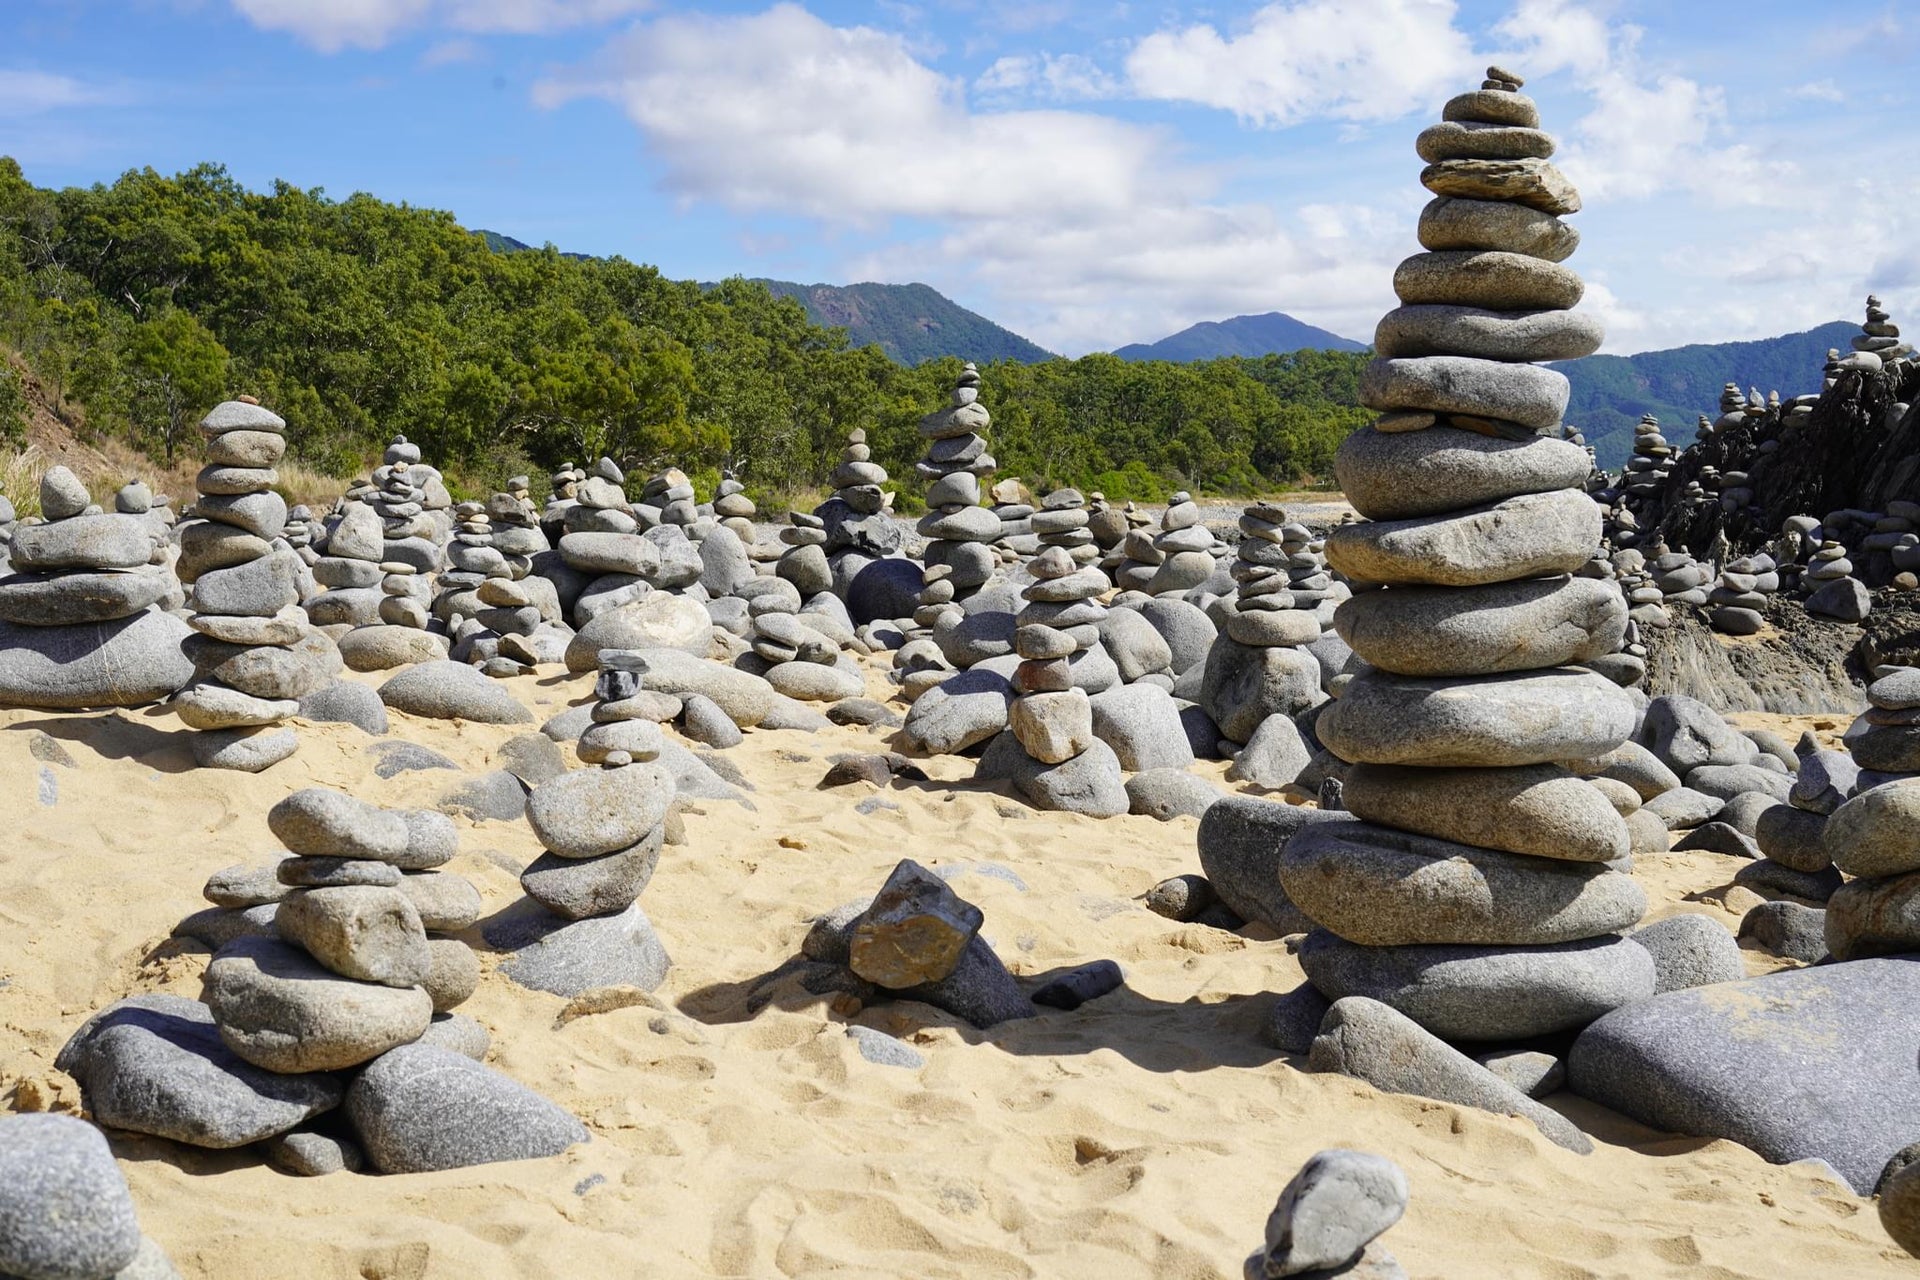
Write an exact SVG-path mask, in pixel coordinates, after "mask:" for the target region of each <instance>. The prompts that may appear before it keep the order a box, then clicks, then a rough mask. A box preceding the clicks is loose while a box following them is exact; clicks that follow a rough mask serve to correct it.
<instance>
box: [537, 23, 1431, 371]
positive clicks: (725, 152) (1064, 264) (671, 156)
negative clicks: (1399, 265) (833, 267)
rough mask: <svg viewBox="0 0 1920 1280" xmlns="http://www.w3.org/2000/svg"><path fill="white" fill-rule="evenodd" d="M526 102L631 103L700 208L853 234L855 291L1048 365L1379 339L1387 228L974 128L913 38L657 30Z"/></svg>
mask: <svg viewBox="0 0 1920 1280" xmlns="http://www.w3.org/2000/svg"><path fill="white" fill-rule="evenodd" d="M1043 67H1044V63H1035V64H1030V65H1027V66H1024V67H1022V68H1019V69H1017V70H1016V69H1013V68H1009V67H1003V68H1002V71H1001V72H1000V73H999V74H998V75H997V77H996V79H995V81H994V84H995V85H996V86H997V87H999V88H1001V89H1010V88H1013V87H1020V88H1024V89H1028V90H1029V91H1030V90H1031V87H1032V85H1033V84H1034V83H1035V81H1034V80H1033V79H1031V78H1028V77H1030V76H1032V75H1038V74H1039V72H1040V70H1041V69H1042V68H1043ZM535 94H536V100H537V101H539V102H542V103H544V104H546V105H549V106H552V105H558V104H560V103H564V102H567V101H570V100H573V99H576V98H580V97H597V98H603V99H606V100H609V101H611V102H613V103H616V104H618V105H619V107H620V108H621V109H622V110H623V111H625V113H626V114H627V116H628V118H629V119H630V120H632V122H633V123H634V124H635V125H636V126H637V127H638V128H639V130H640V131H641V133H642V134H643V135H644V136H645V138H646V141H647V144H648V152H649V155H650V157H651V158H652V159H654V160H655V161H656V162H658V163H659V164H660V166H661V168H662V175H663V181H664V183H665V185H666V187H667V188H668V189H669V190H670V191H672V192H674V193H676V194H678V195H679V196H681V197H683V198H684V199H686V200H688V201H689V202H696V201H714V202H718V203H720V204H723V205H726V206H727V207H729V208H731V209H734V210H737V211H743V212H754V213H774V214H780V215H795V214H798V215H803V216H805V217H807V218H809V219H812V220H814V221H815V222H817V223H819V224H820V225H821V226H823V227H824V228H826V229H828V230H829V231H832V230H834V229H836V228H838V229H845V228H858V229H860V230H861V231H862V232H863V233H865V235H864V241H863V243H871V244H873V245H874V247H872V248H865V249H862V250H861V251H860V252H859V255H858V256H857V257H856V258H855V259H854V260H852V261H849V262H847V263H846V264H845V270H846V274H847V275H848V277H849V278H855V279H860V278H879V279H888V280H927V281H929V282H930V283H933V284H935V285H937V286H939V287H942V288H946V289H949V290H950V291H954V292H957V293H960V294H962V295H963V296H967V297H969V298H972V299H974V300H975V305H977V306H981V307H983V308H987V309H990V310H991V312H992V314H993V315H994V316H995V318H996V319H999V320H1001V321H1002V322H1003V323H1009V324H1013V325H1015V326H1016V327H1018V328H1021V329H1022V331H1023V332H1026V333H1028V334H1029V335H1030V336H1032V337H1033V338H1034V339H1035V340H1037V341H1039V342H1042V343H1044V344H1046V345H1048V346H1050V347H1052V348H1054V349H1055V350H1063V351H1067V352H1075V351H1081V350H1086V349H1088V348H1089V347H1094V346H1106V345H1117V344H1119V343H1122V342H1125V341H1129V340H1133V339H1137V338H1155V337H1160V336H1164V334H1165V333H1167V332H1171V331H1172V330H1173V329H1177V328H1179V327H1181V326H1182V325H1184V324H1187V323H1191V322H1192V321H1194V320H1201V319H1218V318H1220V317H1221V316H1223V315H1230V314H1233V313H1234V312H1235V311H1236V310H1238V311H1244V310H1248V309H1257V310H1260V311H1267V310H1272V309H1274V308H1275V307H1285V308H1286V309H1287V310H1289V311H1294V312H1305V313H1306V314H1305V315H1304V316H1303V318H1308V319H1312V320H1314V322H1316V323H1327V324H1329V325H1331V326H1335V327H1341V326H1344V327H1345V328H1347V329H1349V330H1353V329H1354V328H1355V326H1361V327H1363V328H1364V327H1370V326H1371V323H1372V315H1377V314H1378V311H1379V310H1380V306H1379V302H1380V297H1379V295H1384V294H1385V292H1386V285H1387V281H1388V278H1389V274H1390V270H1391V255H1389V254H1388V253H1387V252H1386V251H1385V250H1384V249H1383V248H1382V247H1380V246H1379V245H1378V244H1377V243H1376V239H1377V232H1378V227H1377V225H1376V224H1374V223H1369V222H1366V221H1365V220H1362V219H1358V218H1355V217H1338V216H1333V215H1327V216H1322V217H1319V218H1318V219H1294V220H1291V221H1288V220H1283V219H1282V218H1281V216H1280V215H1279V214H1277V213H1276V212H1275V211H1274V210H1273V209H1272V208H1270V207H1267V206H1265V205H1254V204H1228V203H1223V202H1221V201H1220V200H1218V198H1217V190H1218V188H1217V183H1216V175H1215V174H1213V173H1211V172H1209V171H1207V170H1205V169H1202V168H1199V167H1196V166H1193V165H1190V164H1188V163H1186V162H1185V161H1184V160H1183V158H1182V156H1181V154H1180V153H1179V151H1178V150H1177V148H1176V146H1175V141H1174V138H1173V137H1172V135H1171V134H1170V133H1169V132H1167V131H1165V130H1162V129H1159V128H1153V127H1148V126H1144V125H1139V124H1133V123H1129V122H1126V121H1121V120H1116V119H1111V118H1109V117H1106V116H1102V115H1098V114H1094V113H1091V112H1071V111H1060V110H1005V111H988V110H980V109H978V108H977V106H976V105H975V104H973V103H972V102H970V101H969V99H968V96H967V90H966V86H964V85H963V84H962V83H961V82H959V81H957V80H955V79H953V78H950V77H947V76H944V75H942V74H940V73H938V72H937V71H935V70H934V69H932V68H931V67H929V66H927V65H925V64H924V63H922V62H921V61H919V60H918V59H917V58H916V57H915V56H914V54H913V52H912V50H911V49H910V48H909V46H908V45H907V44H906V43H905V41H904V40H903V39H902V38H901V37H899V36H896V35H893V34H889V33H886V32H882V31H878V30H874V29H872V28H867V27H835V26H832V25H830V24H829V23H826V22H824V21H822V20H821V19H819V18H818V17H815V16H814V15H813V14H811V13H808V12H807V11H806V10H804V9H802V8H800V7H798V6H796V5H791V4H783V5H779V6H776V7H774V8H772V9H769V10H767V11H765V12H763V13H759V14H753V15H743V16H731V17H713V16H694V15H684V14H676V15H669V16H663V17H660V18H658V19H656V20H653V21H650V22H647V23H645V24H643V25H642V26H640V27H638V28H636V29H635V30H633V31H632V32H630V33H628V34H627V35H625V36H623V37H621V38H619V39H616V40H615V41H614V42H613V43H612V44H611V45H610V46H609V47H608V48H607V49H606V50H604V51H603V53H602V54H601V55H600V56H599V57H598V58H597V59H596V60H594V61H593V62H591V63H589V64H588V65H585V66H582V67H577V68H571V69H568V70H567V71H565V72H564V73H559V74H556V75H554V76H552V77H550V78H549V79H547V80H546V81H544V82H542V83H541V84H540V85H538V86H537V87H536V90H535ZM929 227H930V228H931V230H930V231H929V230H927V228H929ZM882 232H884V233H885V234H876V233H882ZM1401 234H1402V236H1403V237H1404V235H1405V228H1404V225H1402V227H1401ZM1362 241H1364V242H1365V243H1364V247H1360V242H1362ZM1369 313H1371V314H1369Z"/></svg>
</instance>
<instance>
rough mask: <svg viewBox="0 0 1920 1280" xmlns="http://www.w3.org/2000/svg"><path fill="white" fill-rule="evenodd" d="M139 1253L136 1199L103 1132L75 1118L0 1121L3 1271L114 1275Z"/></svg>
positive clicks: (32, 1278) (56, 1276)
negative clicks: (129, 1190) (102, 1134)
mask: <svg viewBox="0 0 1920 1280" xmlns="http://www.w3.org/2000/svg"><path fill="white" fill-rule="evenodd" d="M139 1250H140V1222H139V1220H138V1218H137V1217H135V1215H134V1210H133V1196H132V1195H131V1194H129V1193H128V1191H127V1181H126V1179H125V1178H124V1177H122V1176H121V1174H120V1166H119V1165H117V1164H115V1163H114V1159H113V1152H112V1150H111V1149H109V1148H108V1146H107V1140H106V1139H105V1138H104V1137H102V1136H101V1134H100V1131H99V1130H98V1129H96V1128H94V1127H93V1126H92V1125H90V1124H88V1123H87V1122H86V1121H84V1120H79V1119H76V1118H74V1117H72V1116H62V1115H51V1114H38V1115H12V1116H7V1117H4V1118H0V1272H5V1273H7V1274H9V1275H17V1276H22V1277H26V1278H27V1280H68V1278H69V1277H74V1278H76V1280H77V1278H79V1277H90V1276H102V1277H111V1276H112V1275H114V1273H116V1272H118V1271H119V1270H120V1269H121V1268H122V1267H125V1266H127V1265H128V1264H129V1263H131V1262H132V1261H133V1259H134V1255H135V1254H136V1253H138V1252H139Z"/></svg>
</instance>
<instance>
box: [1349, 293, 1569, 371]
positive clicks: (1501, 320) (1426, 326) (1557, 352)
mask: <svg viewBox="0 0 1920 1280" xmlns="http://www.w3.org/2000/svg"><path fill="white" fill-rule="evenodd" d="M1605 337H1606V329H1605V327H1604V326H1603V325H1602V324H1601V323H1600V320H1599V318H1598V317H1597V316H1592V315H1587V314H1584V313H1582V312H1576V311H1558V310H1543V311H1491V310H1488V309H1487V308H1484V307H1463V306H1455V305H1451V304H1444V303H1431V304H1428V303H1423V304H1420V305H1417V306H1409V307H1397V308H1395V309H1394V310H1392V311H1389V312H1387V314H1386V315H1384V316H1382V317H1381V318H1380V323H1379V325H1377V326H1376V327H1375V328H1374V331H1373V349H1374V353H1375V354H1376V355H1379V356H1381V357H1384V358H1388V359H1400V358H1405V357H1408V356H1474V357H1476V358H1478V359H1482V360H1506V361H1514V360H1577V359H1579V358H1580V357H1581V356H1590V355H1592V354H1593V353H1594V352H1596V351H1598V350H1599V349H1600V343H1601V340H1602V339H1604V338H1605Z"/></svg>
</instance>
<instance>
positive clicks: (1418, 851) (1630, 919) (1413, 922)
mask: <svg viewBox="0 0 1920 1280" xmlns="http://www.w3.org/2000/svg"><path fill="white" fill-rule="evenodd" d="M1218 807H1219V806H1217V805H1216V806H1215V808H1218ZM1280 886H1281V888H1283V889H1284V890H1286V893H1287V896H1288V897H1289V898H1290V899H1292V900H1293V902H1294V904H1295V905H1296V906H1298V907H1299V908H1300V909H1301V910H1302V911H1304V912H1306V914H1307V915H1308V916H1309V917H1310V918H1312V919H1313V920H1314V921H1315V922H1316V923H1317V924H1319V925H1320V926H1322V927H1323V928H1326V929H1329V930H1331V931H1332V932H1334V933H1336V934H1339V935H1340V936H1341V937H1342V938H1345V939H1346V940H1347V941H1349V942H1357V943H1359V944H1360V945H1362V946H1367V947H1391V946H1408V945H1412V944H1416V943H1434V944H1438V943H1467V944H1472V945H1478V946H1514V945H1521V946H1527V945H1537V944H1544V943H1554V942H1577V941H1579V940H1580V939H1582V938H1594V937H1599V936H1600V935H1601V934H1605V933H1612V932H1615V931H1618V930H1621V929H1625V928H1629V927H1631V926H1632V925H1633V924H1635V923H1636V922H1637V921H1638V920H1639V919H1640V917H1641V916H1643V915H1645V914H1646V910H1647V895H1646V891H1645V890H1643V889H1642V888H1641V887H1640V886H1639V885H1638V884H1636V883H1635V882H1634V880H1633V877H1631V876H1629V875H1624V874H1622V873H1621V872H1618V871H1614V870H1611V869H1609V868H1608V867H1607V866H1605V865H1604V864H1599V863H1588V862H1557V861H1553V860H1551V859H1547V858H1529V857H1525V856H1522V855H1520V854H1512V853H1502V852H1499V851H1498V850H1493V849H1476V848H1474V847H1472V846H1470V845H1463V844H1455V843H1453V842H1452V841H1448V840H1437V839H1434V838H1433V837H1431V836H1422V835H1416V834H1414V833H1412V832H1408V831H1396V830H1394V829H1393V828H1391V827H1381V826H1375V825H1373V824H1372V823H1366V822H1344V823H1333V822H1329V823H1321V824H1317V825H1313V826H1309V827H1307V828H1306V829H1304V830H1302V831H1300V832H1298V833H1297V834H1295V835H1294V836H1293V837H1292V838H1291V839H1289V840H1288V841H1287V843H1286V846H1285V848H1284V850H1283V851H1282V853H1281V855H1280Z"/></svg>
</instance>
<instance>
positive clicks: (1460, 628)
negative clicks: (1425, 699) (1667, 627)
mask: <svg viewBox="0 0 1920 1280" xmlns="http://www.w3.org/2000/svg"><path fill="white" fill-rule="evenodd" d="M1333 627H1334V630H1336V631H1338V632H1339V633H1340V638H1341V639H1342V640H1345V641H1346V642H1347V645H1348V646H1349V647H1350V648H1351V649H1352V650H1353V651H1354V652H1355V653H1357V654H1359V655H1360V656H1361V657H1362V658H1364V659H1365V660H1366V661H1367V662H1368V663H1370V664H1372V665H1373V666H1375V667H1378V668H1379V669H1380V670H1382V671H1389V672H1392V673H1393V674H1395V675H1402V676H1473V675H1488V674H1491V673H1494V672H1501V671H1531V670H1537V669H1539V668H1541V667H1559V666H1566V665H1568V664H1578V663H1583V662H1587V661H1589V660H1591V659H1593V658H1598V657H1602V656H1604V655H1606V654H1610V653H1614V652H1616V651H1618V649H1619V648H1620V642H1621V640H1622V639H1623V638H1624V637H1625V635H1626V630H1627V601H1626V597H1625V596H1622V595H1621V594H1620V588H1619V587H1618V586H1617V585H1616V584H1614V583H1612V582H1604V581H1601V580H1600V579H1597V578H1564V577H1559V578H1527V579H1523V580H1521V581H1519V582H1496V583H1493V584H1491V585H1488V586H1483V587H1389V588H1388V589H1387V590H1385V591H1363V592H1361V593H1360V594H1359V595H1356V596H1353V597H1351V598H1349V599H1347V600H1346V601H1344V602H1342V604H1341V605H1340V607H1339V608H1338V609H1337V610H1336V611H1335V612H1334V615H1333Z"/></svg>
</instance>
